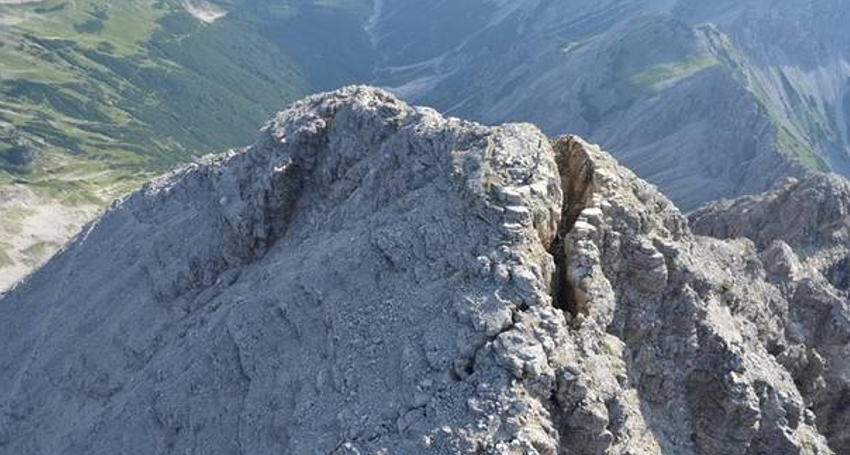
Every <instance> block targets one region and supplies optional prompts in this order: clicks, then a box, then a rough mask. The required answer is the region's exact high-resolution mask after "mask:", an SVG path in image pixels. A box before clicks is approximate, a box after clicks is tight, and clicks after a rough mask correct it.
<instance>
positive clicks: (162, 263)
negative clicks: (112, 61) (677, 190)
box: [0, 87, 850, 455]
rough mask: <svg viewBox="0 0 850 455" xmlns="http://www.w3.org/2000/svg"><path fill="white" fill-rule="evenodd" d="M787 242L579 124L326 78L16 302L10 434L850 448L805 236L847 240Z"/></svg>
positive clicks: (0, 368) (371, 443)
mask: <svg viewBox="0 0 850 455" xmlns="http://www.w3.org/2000/svg"><path fill="white" fill-rule="evenodd" d="M825 182H826V183H825V184H824V185H823V186H821V187H818V188H834V189H833V190H829V191H835V192H836V193H834V195H841V194H844V193H842V191H844V190H842V189H841V188H845V189H846V184H843V183H841V182H840V181H838V180H835V181H833V180H830V179H826V180H825ZM833 184H835V185H833ZM841 185H845V186H844V187H842V186H841ZM816 186H817V185H816ZM786 190H787V189H785V190H782V189H780V191H786ZM824 191H826V190H824ZM821 192H823V191H821ZM795 194H800V195H801V196H800V198H803V197H806V198H808V196H806V195H807V194H810V193H806V192H805V191H800V192H798V193H795ZM817 194H820V193H817ZM830 194H831V195H832V194H833V193H830ZM779 199H781V198H778V197H772V196H766V200H768V201H778V200H779ZM785 199H788V200H794V198H791V197H789V198H785ZM833 199H834V198H832V197H828V198H821V199H817V198H815V199H806V200H807V201H808V203H809V204H810V205H811V206H812V207H811V210H821V211H822V213H830V214H832V213H833V212H835V211H836V210H837V211H838V212H841V210H843V207H846V205H844V203H835V202H834V200H833ZM777 203H779V202H777ZM725 204H729V205H728V207H735V206H736V203H725ZM737 204H738V205H740V204H751V205H758V204H760V203H759V202H754V203H748V202H746V201H745V202H743V203H741V202H739V203H737ZM824 204H825V205H824ZM815 206H817V207H821V206H822V208H815ZM728 207H727V206H726V205H720V206H717V207H715V208H714V209H707V211H705V212H700V213H699V215H695V217H696V218H694V219H693V220H692V222H693V223H694V226H695V227H694V232H697V233H703V234H707V233H712V232H713V231H712V229H716V230H717V232H718V234H717V235H722V234H720V232H721V231H722V232H729V233H730V234H729V235H736V236H737V235H747V232H746V231H733V229H732V228H725V227H717V228H709V227H711V226H739V225H740V224H736V223H738V221H734V220H736V218H734V216H733V213H734V212H735V210H734V209H731V208H728ZM727 212H728V213H727ZM751 212H753V211H751ZM751 212H746V213H751ZM763 212H764V213H765V214H773V213H776V210H764V211H763ZM745 215H746V214H745ZM747 216H749V215H747ZM753 217H754V218H755V217H757V215H753ZM820 219H824V220H840V217H834V216H829V217H821V218H820ZM728 220H733V221H728ZM793 226H796V225H793ZM818 226H819V225H818ZM724 229H725V230H724ZM830 229H832V228H830ZM786 231H789V232H790V230H786V229H778V230H777V232H778V234H777V237H779V238H781V237H782V236H784V235H786V233H789V232H786ZM804 231H805V228H804V229H803V231H801V232H804ZM790 233H791V234H793V232H790ZM800 238H803V237H800ZM794 239H795V237H794V236H793V235H792V236H791V237H789V240H788V243H787V244H786V245H785V247H779V248H778V249H777V248H773V247H768V248H767V249H764V248H763V244H762V243H761V241H760V240H759V239H753V240H748V239H743V238H735V239H728V240H721V239H718V238H712V237H705V236H700V235H696V234H694V233H693V232H692V228H691V227H690V226H689V220H688V219H687V218H686V217H685V216H683V215H682V214H681V212H679V210H678V209H677V208H676V207H675V206H674V205H673V204H672V203H671V202H670V201H669V200H667V199H666V198H665V197H664V196H662V195H661V194H660V193H659V192H658V191H657V190H656V189H655V188H654V187H653V186H651V185H649V184H647V183H645V182H643V181H641V180H640V179H638V178H637V177H635V175H634V174H633V173H632V172H630V171H628V170H626V169H625V168H623V167H621V166H620V165H619V164H617V162H616V161H614V160H613V159H612V158H611V157H610V156H608V155H607V154H605V153H603V152H601V151H600V150H599V148H598V147H596V146H593V145H590V144H588V143H586V142H584V141H583V140H581V139H579V138H577V137H574V136H570V137H563V138H561V139H558V140H557V141H555V142H554V143H550V141H549V139H547V138H546V136H544V135H543V134H542V133H540V131H539V130H538V129H537V128H536V127H534V126H532V125H528V124H508V125H504V126H499V127H485V126H481V125H479V124H475V123H470V122H466V121H462V120H458V119H455V118H444V117H442V116H441V115H440V114H438V113H437V112H436V111H433V110H431V109H427V108H415V107H409V106H407V105H405V104H404V103H403V102H401V101H399V100H398V99H396V98H394V97H393V96H391V95H389V94H388V93H386V92H383V91H380V90H376V89H371V88H366V87H348V88H345V89H342V90H340V91H337V92H333V93H328V94H323V95H319V96H314V97H310V98H307V99H305V100H303V101H301V102H298V103H296V104H295V105H293V106H292V107H291V108H290V109H288V110H287V111H284V112H282V113H280V114H279V115H278V116H277V117H276V118H275V120H274V121H272V122H270V123H269V124H268V125H267V126H266V128H265V129H264V133H263V135H262V137H261V138H260V140H259V141H258V142H257V143H256V144H255V145H253V146H251V147H249V148H246V149H240V150H233V151H230V152H227V153H225V154H222V155H218V156H211V157H208V158H205V159H204V160H203V161H202V162H199V163H196V164H193V165H190V166H188V167H186V168H183V169H182V170H180V171H177V172H175V173H173V174H171V175H169V176H166V177H163V178H160V179H157V180H155V181H153V182H151V183H150V184H148V185H146V186H145V187H144V188H143V189H142V190H141V191H139V192H136V193H134V194H133V195H131V196H130V197H128V198H126V199H125V200H123V201H121V202H118V203H116V204H114V205H113V206H112V207H111V208H110V210H108V211H107V213H106V214H105V215H104V216H103V217H101V218H100V219H99V220H98V221H96V222H95V223H93V224H91V225H90V226H88V227H87V228H86V229H85V230H84V231H83V233H81V234H80V235H79V236H77V237H76V238H75V239H74V240H73V241H72V242H71V244H69V245H68V246H67V247H66V248H65V249H64V250H63V251H62V252H60V254H58V255H57V256H56V257H55V258H54V259H52V260H51V261H50V262H49V263H48V264H47V265H46V266H44V267H43V268H41V269H40V270H39V271H37V272H36V273H35V274H33V275H32V276H31V277H30V278H28V279H27V280H25V281H24V282H23V283H21V284H19V285H18V286H17V287H15V288H14V289H13V290H12V291H10V292H9V293H8V294H7V295H5V296H4V297H3V298H2V300H0V344H2V345H3V346H4V347H5V349H4V351H3V352H2V353H0V453H4V454H5V453H9V454H11V453H15V454H46V453H67V454H75V453H89V454H98V453H104V454H106V453H109V454H111V453H116V452H120V453H140V454H141V453H149V452H150V451H151V450H155V451H157V452H162V453H183V452H187V451H199V452H203V453H209V454H218V453H221V454H225V453H251V454H261V453H314V452H321V453H333V454H380V453H394V454H395V453H397V454H406V453H409V454H421V453H435V454H456V453H492V454H519V453H523V454H553V455H554V454H603V453H605V454H623V455H626V454H630V455H642V454H647V455H649V454H659V455H660V454H671V453H676V454H684V455H690V454H693V455H709V454H717V453H723V454H742V455H755V454H762V453H771V454H832V453H843V452H844V451H846V450H847V445H846V444H847V440H848V433H847V431H846V428H845V426H844V425H842V424H841V423H842V422H846V420H847V417H846V413H847V409H846V408H847V407H846V406H844V407H842V404H841V403H846V402H847V399H848V397H847V390H848V387H847V385H848V382H850V381H848V378H849V377H850V376H848V374H847V372H848V370H847V368H846V367H845V366H843V365H844V363H846V362H845V361H844V360H842V359H845V358H847V356H846V355H844V356H843V357H842V355H841V353H846V351H847V349H848V341H850V319H848V318H847V317H846V315H847V314H848V304H847V299H846V295H845V294H843V293H842V292H843V291H842V290H841V289H840V288H836V287H835V286H833V285H832V284H830V282H829V280H826V279H818V278H817V275H818V274H820V273H821V272H820V270H819V269H817V267H813V266H810V265H809V264H806V263H804V261H803V260H802V259H799V258H803V257H814V256H817V252H816V251H815V250H820V249H829V248H834V247H836V243H835V241H836V239H837V237H835V236H830V235H827V236H825V237H824V239H825V240H824V241H823V243H821V244H818V245H817V246H816V247H812V248H811V249H805V248H803V249H801V250H799V251H797V250H795V248H799V247H798V246H797V243H795V240H794ZM838 240H840V238H838ZM771 241H773V239H771ZM772 244H773V243H771V245H772ZM777 255H779V256H782V257H785V258H789V259H788V260H786V261H778V260H775V258H776V257H778V256H777ZM795 255H799V256H798V259H799V260H797V261H796V262H794V260H793V257H794V256H795ZM788 270H792V272H793V273H792V272H788ZM842 318H843V319H842Z"/></svg>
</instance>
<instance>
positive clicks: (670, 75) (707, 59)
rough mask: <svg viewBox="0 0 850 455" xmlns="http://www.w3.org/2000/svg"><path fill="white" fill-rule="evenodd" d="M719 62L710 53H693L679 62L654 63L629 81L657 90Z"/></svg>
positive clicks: (632, 76)
mask: <svg viewBox="0 0 850 455" xmlns="http://www.w3.org/2000/svg"><path fill="white" fill-rule="evenodd" d="M719 63H720V62H718V61H717V60H716V59H715V58H714V57H712V56H710V55H705V54H702V55H691V56H688V58H686V59H684V60H681V61H678V62H669V63H661V64H658V65H653V66H651V67H650V68H648V69H646V70H643V71H641V72H639V73H636V74H633V75H631V76H630V77H629V81H630V82H631V83H633V84H635V85H637V86H639V87H642V88H646V89H649V90H652V91H656V92H657V91H661V90H663V89H665V88H667V87H670V86H672V85H674V84H676V83H677V82H679V81H681V80H684V79H687V78H689V77H691V76H693V75H694V74H696V73H697V72H699V71H701V70H704V69H705V68H710V67H712V66H715V65H718V64H719Z"/></svg>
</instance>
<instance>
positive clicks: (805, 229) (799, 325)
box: [690, 174, 850, 453]
mask: <svg viewBox="0 0 850 455" xmlns="http://www.w3.org/2000/svg"><path fill="white" fill-rule="evenodd" d="M690 218H691V222H692V225H693V228H694V230H695V231H696V232H698V233H701V234H705V235H711V236H715V237H719V238H742V237H743V238H748V239H750V240H751V241H752V242H753V243H754V245H755V247H756V249H757V251H758V252H759V256H760V258H761V260H762V262H763V263H764V264H765V266H766V269H765V272H766V277H767V279H768V281H770V282H772V283H775V284H776V285H777V287H778V288H779V289H780V290H781V292H782V296H783V299H784V300H785V301H787V308H783V311H782V313H780V314H781V315H782V317H781V319H780V324H779V325H778V327H777V328H778V329H779V330H774V333H773V335H774V336H775V337H776V339H775V340H774V341H772V343H773V344H774V346H775V347H774V350H775V351H776V353H777V355H778V357H777V358H778V359H779V360H780V362H781V363H782V364H783V365H784V366H785V367H786V368H787V369H788V371H789V372H790V373H791V374H792V376H793V377H794V381H795V383H797V384H798V386H799V389H800V391H801V392H802V393H803V396H804V397H805V399H806V406H807V408H809V409H812V410H813V411H814V413H815V415H816V416H817V423H818V426H819V427H820V428H821V429H822V430H823V432H824V434H826V435H827V437H829V439H830V441H831V442H832V443H833V444H832V446H833V449H834V450H835V451H836V453H850V429H848V427H847V423H848V422H850V405H848V404H850V368H848V367H849V366H850V365H848V361H847V359H848V354H850V344H849V343H850V304H848V301H850V300H848V297H850V295H848V291H850V279H848V278H850V275H848V274H849V273H850V183H848V182H847V181H846V180H844V179H842V178H840V177H837V176H834V175H825V174H815V175H813V176H811V177H808V178H806V179H802V180H796V179H790V180H788V181H786V182H783V183H781V184H779V185H777V187H776V188H775V189H773V190H772V191H770V192H768V193H765V194H763V195H758V196H750V197H744V198H741V199H737V200H733V201H719V202H716V203H713V204H710V205H708V206H706V207H704V208H702V209H700V210H698V211H696V212H694V213H693V214H691V216H690Z"/></svg>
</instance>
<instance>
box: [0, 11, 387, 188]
mask: <svg viewBox="0 0 850 455" xmlns="http://www.w3.org/2000/svg"><path fill="white" fill-rule="evenodd" d="M370 6H371V1H370V0H315V1H310V0H279V1H274V2H270V1H267V0H231V1H228V2H218V3H216V4H211V3H208V2H206V1H201V0H185V1H178V0H132V1H131V0H120V1H119V0H112V1H110V0H45V1H36V2H26V3H16V4H10V3H8V0H7V3H4V1H3V0H0V24H2V26H0V183H4V182H6V183H8V182H11V181H16V182H24V183H26V184H27V185H29V186H30V187H31V188H34V189H36V190H37V191H39V192H41V193H42V194H43V195H47V196H51V197H52V196H55V197H60V198H62V199H64V200H66V202H73V201H91V202H98V201H102V200H105V199H108V198H109V197H110V196H112V195H114V194H116V193H120V192H122V191H125V190H126V189H128V188H130V187H132V186H133V185H135V184H137V182H139V181H140V180H143V179H146V178H148V177H149V176H150V175H152V174H155V173H160V172H163V171H165V170H167V169H169V168H171V167H173V166H175V165H176V164H178V163H180V162H184V161H186V160H188V159H190V158H191V157H192V156H195V155H199V154H203V153H208V152H211V151H217V150H222V149H224V148H227V147H232V146H238V145H242V144H245V143H248V142H250V141H251V139H252V137H253V136H254V134H255V132H256V129H257V127H258V126H259V125H260V124H261V123H262V122H263V121H265V120H266V119H267V118H268V117H269V115H270V114H271V113H272V112H274V111H276V110H278V109H280V108H282V107H284V106H285V105H286V104H288V103H289V102H291V101H292V100H294V99H296V98H298V97H301V96H303V95H304V94H306V93H308V92H312V91H315V90H320V89H326V88H331V87H335V86H337V85H341V84H344V83H350V82H354V81H358V80H365V79H366V78H368V77H369V75H370V74H371V70H372V62H373V57H372V55H371V50H370V46H369V42H368V37H367V36H365V33H364V32H363V31H362V27H361V24H362V22H363V21H365V20H366V16H368V11H369V8H370ZM329 31H333V32H332V33H329ZM107 193H108V194H107Z"/></svg>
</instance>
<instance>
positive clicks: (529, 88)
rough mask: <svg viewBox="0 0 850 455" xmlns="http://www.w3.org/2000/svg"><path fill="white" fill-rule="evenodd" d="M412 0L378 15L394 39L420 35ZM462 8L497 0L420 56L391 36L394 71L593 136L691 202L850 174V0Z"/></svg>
mask: <svg viewBox="0 0 850 455" xmlns="http://www.w3.org/2000/svg"><path fill="white" fill-rule="evenodd" d="M397 3H403V4H407V3H410V4H411V6H399V5H397V6H396V7H395V10H388V11H394V12H396V13H395V14H389V13H388V14H386V15H385V17H384V19H383V20H377V21H375V22H376V24H377V25H376V26H374V27H373V28H374V30H375V31H376V36H377V37H378V38H379V40H378V42H379V43H382V42H384V41H387V40H389V39H390V37H392V38H393V39H395V40H399V39H403V38H404V37H405V36H406V35H405V34H406V33H407V32H408V30H409V27H407V26H405V25H399V24H405V23H406V22H407V21H406V20H399V16H402V15H401V13H398V12H399V11H406V10H414V9H416V8H419V9H425V7H424V6H421V5H420V3H419V2H412V1H409V2H404V1H401V2H397ZM414 4H415V5H414ZM416 5H419V6H416ZM447 8H448V7H447ZM451 8H453V9H460V10H461V11H453V13H454V15H455V16H458V17H466V16H468V15H471V14H478V13H477V12H479V11H482V9H483V10H486V11H487V13H484V15H483V16H480V17H478V18H477V20H475V21H470V22H469V23H468V24H469V26H468V27H467V28H465V29H464V30H463V33H460V32H456V31H453V32H450V33H445V34H441V35H440V36H441V38H442V39H443V40H444V41H445V40H451V42H450V43H447V42H439V43H437V44H439V45H438V46H437V45H433V46H430V47H429V49H430V50H431V51H430V53H427V54H425V55H421V56H420V57H421V58H420V60H419V61H415V62H414V61H409V60H404V59H401V58H399V57H398V55H399V52H392V51H387V50H386V49H387V47H384V48H381V47H379V51H382V55H383V56H384V60H385V62H387V64H386V66H385V68H384V70H383V71H381V72H379V75H380V78H379V80H380V81H381V82H382V83H384V84H385V85H388V86H391V87H394V91H395V92H397V93H399V94H400V95H403V96H405V97H407V98H408V99H411V100H414V101H417V102H422V103H426V104H432V105H435V106H437V107H439V108H441V109H445V110H447V111H448V112H449V113H452V114H457V115H462V116H469V117H472V118H475V119H478V120H483V121H486V122H490V123H498V122H502V121H510V120H529V121H533V122H535V123H537V124H539V125H540V126H541V127H542V128H543V129H544V130H545V131H547V132H548V133H549V134H558V133H561V132H563V131H575V132H579V133H581V134H583V135H586V136H589V137H591V138H592V139H593V140H595V141H597V142H600V143H602V144H605V146H606V147H607V148H608V149H609V150H611V151H612V152H613V153H614V154H615V155H616V156H617V157H618V158H620V159H621V160H623V162H624V163H625V164H627V165H629V166H630V167H632V168H634V169H635V170H636V172H638V174H639V175H641V176H642V177H645V178H647V179H649V180H650V181H652V182H654V183H656V184H658V185H659V186H660V187H661V188H662V189H663V190H664V191H665V193H667V194H668V195H670V196H671V197H672V198H673V199H674V200H675V201H676V202H677V203H679V204H680V205H682V206H683V207H684V208H686V209H690V208H694V207H696V206H697V205H699V204H701V203H703V202H706V201H709V200H713V199H717V198H720V197H731V196H737V195H740V194H746V193H753V192H760V191H763V190H766V189H767V188H769V187H771V186H772V185H773V183H774V182H775V181H776V180H777V178H780V177H782V176H787V175H802V174H803V173H805V172H806V171H807V170H827V169H829V170H834V171H837V172H840V173H843V174H845V175H850V146H849V145H848V144H850V142H849V141H848V135H847V131H848V124H850V123H848V118H850V117H848V115H847V112H848V106H850V102H848V101H847V100H848V99H850V97H848V89H850V64H848V60H847V56H848V54H850V33H848V32H847V31H846V27H844V26H843V25H842V24H846V19H847V18H848V17H850V3H847V2H844V1H840V0H826V1H823V2H798V1H792V0H752V1H734V2H731V1H729V2H726V1H720V2H703V1H697V0H679V1H676V0H610V1H583V0H581V1H573V0H570V1H567V0H525V1H520V2H504V1H497V0H473V1H470V2H464V3H463V5H462V6H458V5H455V6H452V7H451ZM385 10H387V9H386V8H385ZM411 15H413V13H411ZM415 16H416V17H418V18H419V19H420V20H421V21H425V22H427V21H428V20H429V19H430V18H431V17H432V16H430V15H428V14H415ZM434 20H436V19H434ZM434 23H435V24H436V23H437V22H434ZM428 27H429V26H428V25H427V23H426V24H421V23H420V24H419V25H418V28H419V29H428ZM384 37H386V38H384ZM382 38H384V39H382ZM405 42H407V43H412V42H413V41H412V38H410V39H408V40H407V41H404V40H402V41H401V43H402V44H403V43H405ZM409 45H412V44H409ZM397 46H401V44H397ZM390 50H392V47H390Z"/></svg>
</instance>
